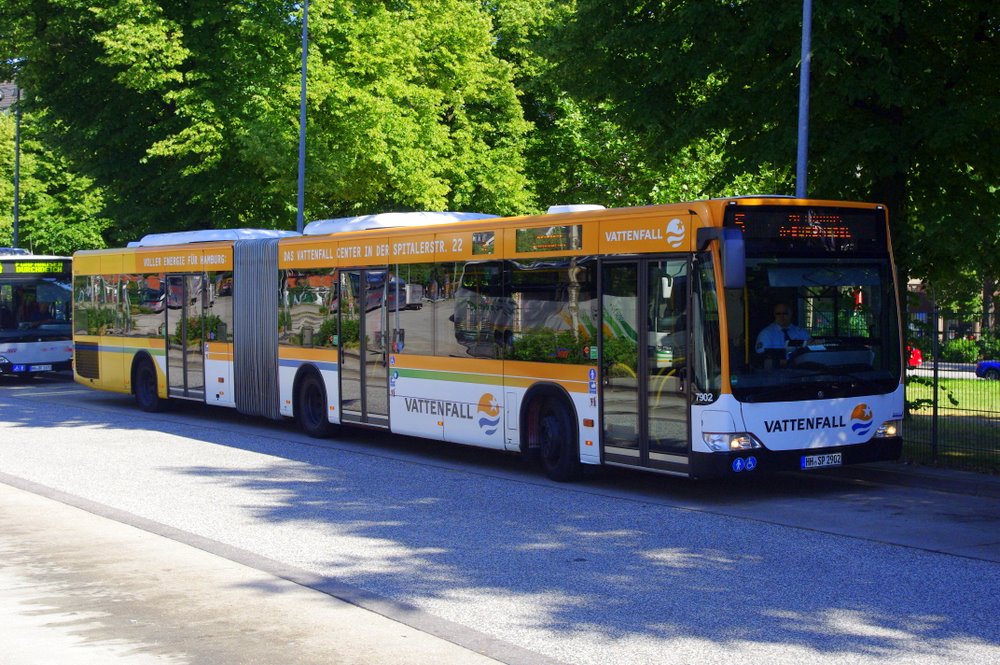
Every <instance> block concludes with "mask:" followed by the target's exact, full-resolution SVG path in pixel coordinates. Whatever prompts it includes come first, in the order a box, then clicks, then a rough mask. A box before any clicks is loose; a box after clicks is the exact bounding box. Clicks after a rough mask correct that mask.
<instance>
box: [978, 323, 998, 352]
mask: <svg viewBox="0 0 1000 665" xmlns="http://www.w3.org/2000/svg"><path fill="white" fill-rule="evenodd" d="M977 343H978V346H979V355H980V356H981V357H983V358H987V359H990V360H994V359H996V360H1000V328H998V329H997V330H986V331H984V332H983V334H982V335H981V336H980V337H979V340H977Z"/></svg>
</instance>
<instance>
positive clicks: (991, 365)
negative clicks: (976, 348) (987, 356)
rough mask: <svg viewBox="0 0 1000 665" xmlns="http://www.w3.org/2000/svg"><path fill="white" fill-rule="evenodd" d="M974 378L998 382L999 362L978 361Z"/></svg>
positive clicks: (999, 378) (999, 376) (999, 377)
mask: <svg viewBox="0 0 1000 665" xmlns="http://www.w3.org/2000/svg"><path fill="white" fill-rule="evenodd" d="M976 376H981V377H983V378H984V379H992V380H993V381H997V380H1000V360H980V361H979V362H978V363H976Z"/></svg>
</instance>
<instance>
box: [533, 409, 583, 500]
mask: <svg viewBox="0 0 1000 665" xmlns="http://www.w3.org/2000/svg"><path fill="white" fill-rule="evenodd" d="M528 428H529V430H528V431H529V445H530V446H532V447H534V446H537V448H538V459H539V461H540V462H541V463H542V470H544V471H545V475H547V476H548V477H549V478H551V479H552V480H555V481H558V482H567V481H570V480H576V479H577V478H579V477H580V471H581V469H580V467H581V464H580V453H579V450H578V449H577V446H578V444H577V441H576V436H575V433H574V429H573V420H572V418H571V417H570V412H569V408H568V407H567V406H566V405H565V404H564V402H563V400H561V399H559V398H557V397H553V396H551V395H547V396H544V397H542V398H540V399H539V400H537V401H535V402H534V403H533V404H532V407H531V411H530V412H529V416H528Z"/></svg>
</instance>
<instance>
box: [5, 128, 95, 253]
mask: <svg viewBox="0 0 1000 665" xmlns="http://www.w3.org/2000/svg"><path fill="white" fill-rule="evenodd" d="M40 124H44V123H40V122H39V121H38V118H37V117H36V115H35V114H32V113H27V114H24V115H23V117H22V120H21V164H20V177H19V180H20V187H19V190H20V203H19V215H18V236H19V238H18V239H19V243H18V244H19V245H20V246H21V247H26V248H29V249H31V250H32V251H34V252H36V253H39V254H57V255H69V254H72V253H73V252H74V251H76V250H78V249H94V248H99V247H104V246H105V243H104V239H103V237H102V234H103V232H104V231H105V230H107V229H108V228H109V227H110V226H111V220H110V219H108V218H106V217H104V216H103V215H102V211H103V209H104V194H103V192H102V191H101V189H100V188H98V187H96V186H95V185H94V183H93V181H92V180H91V179H90V178H88V177H86V176H84V175H81V174H79V173H77V172H76V171H75V170H74V168H73V165H72V164H71V163H70V162H69V160H67V159H66V158H65V157H64V156H61V155H59V154H58V153H57V152H55V151H54V150H52V149H49V148H46V147H45V146H44V145H43V144H42V143H41V142H40V141H39V140H38V137H37V128H38V127H39V125H40ZM0 150H2V151H3V153H2V157H0V206H2V212H0V245H9V244H10V243H11V241H12V236H13V203H14V187H13V173H14V116H13V114H0Z"/></svg>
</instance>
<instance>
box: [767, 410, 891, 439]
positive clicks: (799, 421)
mask: <svg viewBox="0 0 1000 665" xmlns="http://www.w3.org/2000/svg"><path fill="white" fill-rule="evenodd" d="M850 421H851V429H852V430H853V431H854V433H855V434H857V435H859V436H865V435H867V434H868V432H869V431H871V428H872V410H871V409H869V408H868V405H867V404H858V405H857V406H856V407H854V410H853V411H851V417H850ZM843 427H847V420H846V419H845V418H844V416H842V415H836V414H834V415H826V416H811V417H808V418H781V419H779V420H765V421H764V429H766V430H767V431H768V433H771V432H805V431H809V430H818V429H841V428H843Z"/></svg>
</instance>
